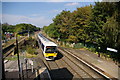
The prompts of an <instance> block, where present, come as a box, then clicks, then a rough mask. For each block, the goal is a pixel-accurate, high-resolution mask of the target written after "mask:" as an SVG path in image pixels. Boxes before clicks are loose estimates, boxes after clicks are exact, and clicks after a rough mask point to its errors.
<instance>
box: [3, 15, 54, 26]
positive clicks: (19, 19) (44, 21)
mask: <svg viewBox="0 0 120 80" xmlns="http://www.w3.org/2000/svg"><path fill="white" fill-rule="evenodd" d="M6 22H7V23H8V24H12V25H15V24H19V23H29V24H33V25H35V26H38V27H43V26H47V25H49V24H50V23H51V22H52V20H50V19H48V18H45V17H41V16H39V17H27V16H22V15H9V14H3V15H2V23H6Z"/></svg>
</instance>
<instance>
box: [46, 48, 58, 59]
mask: <svg viewBox="0 0 120 80" xmlns="http://www.w3.org/2000/svg"><path fill="white" fill-rule="evenodd" d="M44 56H45V58H46V60H55V58H56V57H57V46H46V49H45V53H44Z"/></svg>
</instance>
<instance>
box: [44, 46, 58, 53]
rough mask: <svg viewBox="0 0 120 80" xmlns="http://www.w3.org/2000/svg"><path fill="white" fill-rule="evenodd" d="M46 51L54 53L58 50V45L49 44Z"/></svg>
mask: <svg viewBox="0 0 120 80" xmlns="http://www.w3.org/2000/svg"><path fill="white" fill-rule="evenodd" d="M45 52H46V53H54V52H56V46H47V47H46V51H45Z"/></svg>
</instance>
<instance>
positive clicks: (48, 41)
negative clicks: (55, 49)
mask: <svg viewBox="0 0 120 80" xmlns="http://www.w3.org/2000/svg"><path fill="white" fill-rule="evenodd" d="M38 37H39V39H40V40H41V42H42V43H43V44H44V46H57V44H55V43H54V42H52V41H50V40H48V39H47V38H45V37H44V36H43V35H42V34H38Z"/></svg>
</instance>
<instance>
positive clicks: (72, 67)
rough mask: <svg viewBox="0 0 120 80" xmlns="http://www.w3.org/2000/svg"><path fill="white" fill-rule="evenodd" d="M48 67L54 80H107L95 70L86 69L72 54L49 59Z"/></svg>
mask: <svg viewBox="0 0 120 80" xmlns="http://www.w3.org/2000/svg"><path fill="white" fill-rule="evenodd" d="M62 51H63V50H62ZM62 53H63V52H62ZM64 53H65V51H64ZM47 67H48V69H49V72H50V75H51V78H52V80H56V79H66V80H76V79H78V80H84V79H90V80H106V78H104V77H103V76H102V75H100V74H98V73H96V72H94V71H92V72H91V71H90V70H89V69H87V70H85V68H81V66H80V63H78V62H76V61H75V60H74V59H73V58H70V56H69V57H68V54H66V55H65V54H63V57H62V58H61V59H58V60H55V61H47ZM84 67H85V66H84Z"/></svg>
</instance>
